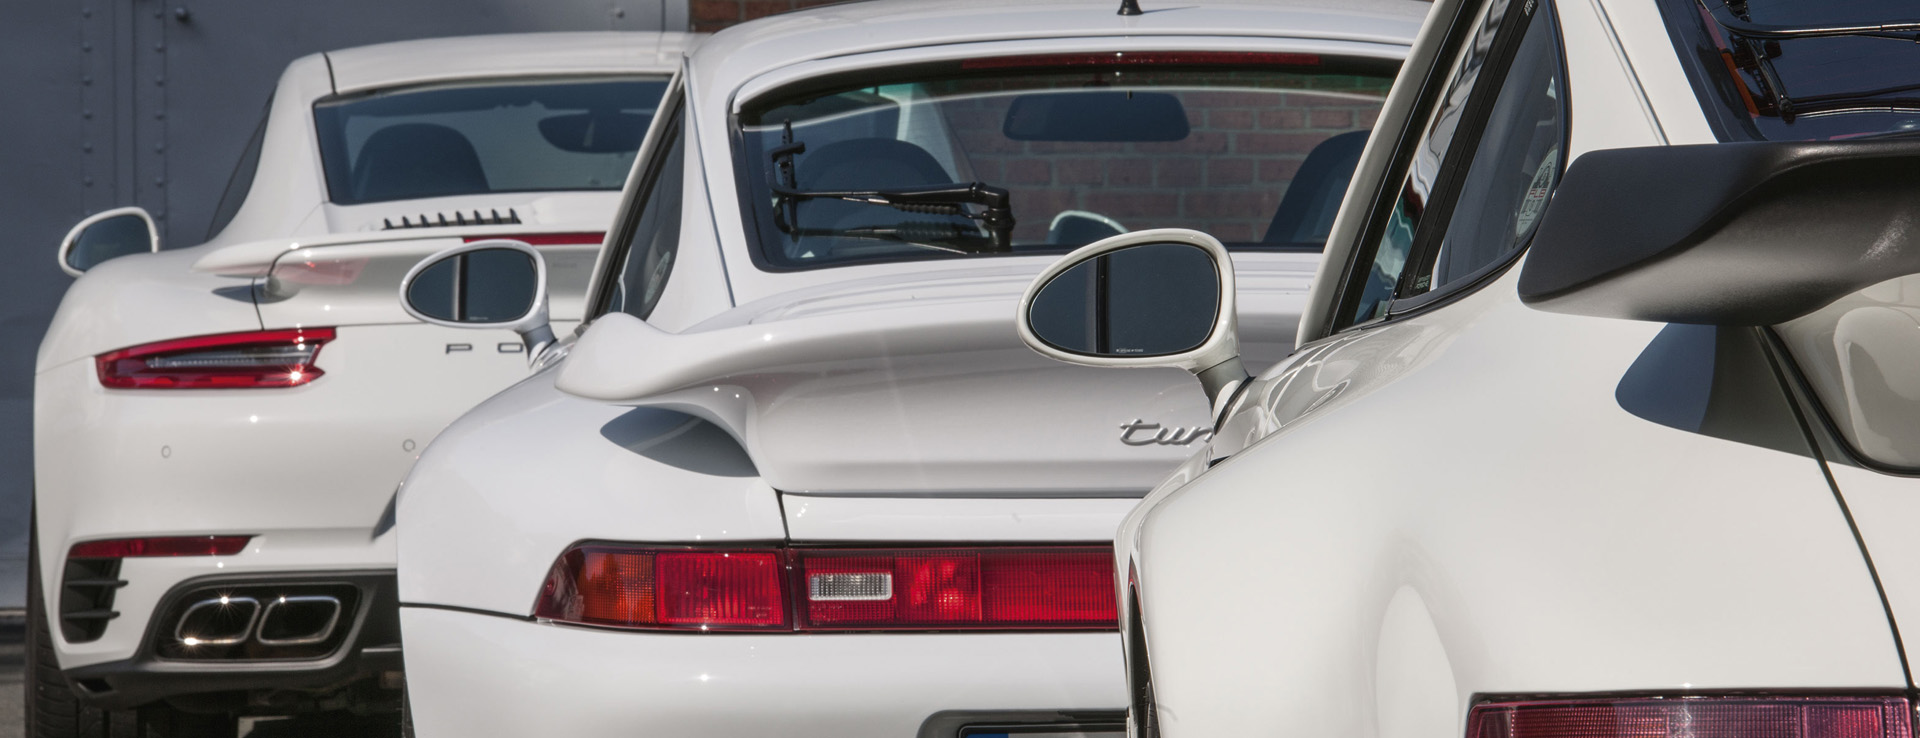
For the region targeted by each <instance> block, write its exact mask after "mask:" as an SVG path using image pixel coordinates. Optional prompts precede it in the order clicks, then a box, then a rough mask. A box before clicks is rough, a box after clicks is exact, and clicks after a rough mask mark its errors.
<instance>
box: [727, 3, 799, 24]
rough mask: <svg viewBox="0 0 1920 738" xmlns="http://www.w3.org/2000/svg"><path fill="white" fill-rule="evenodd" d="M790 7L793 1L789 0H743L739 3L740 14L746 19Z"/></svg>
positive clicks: (763, 15)
mask: <svg viewBox="0 0 1920 738" xmlns="http://www.w3.org/2000/svg"><path fill="white" fill-rule="evenodd" d="M792 9H793V3H792V2H789V0H745V1H744V2H742V3H741V4H740V14H741V16H742V17H744V18H745V19H747V20H753V19H755V18H765V17H767V16H769V15H773V14H775V13H785V12H787V11H789V10H792Z"/></svg>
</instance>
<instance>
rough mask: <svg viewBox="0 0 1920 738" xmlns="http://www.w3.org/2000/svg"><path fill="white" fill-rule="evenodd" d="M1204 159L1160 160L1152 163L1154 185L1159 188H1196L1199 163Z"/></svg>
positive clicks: (1198, 183)
mask: <svg viewBox="0 0 1920 738" xmlns="http://www.w3.org/2000/svg"><path fill="white" fill-rule="evenodd" d="M1203 161H1205V159H1161V160H1159V161H1156V162H1154V169H1156V170H1157V172H1156V174H1157V176H1156V177H1155V178H1154V180H1153V181H1154V184H1157V185H1159V186H1161V187H1198V186H1199V185H1200V169H1201V167H1200V163H1201V162H1203Z"/></svg>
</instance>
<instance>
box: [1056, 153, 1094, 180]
mask: <svg viewBox="0 0 1920 738" xmlns="http://www.w3.org/2000/svg"><path fill="white" fill-rule="evenodd" d="M1102 164H1103V162H1101V160H1099V159H1061V160H1059V161H1058V162H1056V163H1055V164H1054V167H1053V181H1054V182H1055V183H1056V184H1063V185H1090V184H1100V183H1101V182H1103V181H1105V175H1104V174H1102V172H1101V169H1102V168H1103V167H1102V166H1101V165H1102Z"/></svg>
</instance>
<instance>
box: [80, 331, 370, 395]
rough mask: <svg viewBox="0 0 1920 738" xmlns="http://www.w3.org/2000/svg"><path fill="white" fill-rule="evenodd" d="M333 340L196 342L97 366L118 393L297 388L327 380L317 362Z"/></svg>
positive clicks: (264, 337) (264, 336)
mask: <svg viewBox="0 0 1920 738" xmlns="http://www.w3.org/2000/svg"><path fill="white" fill-rule="evenodd" d="M333 337H334V332H333V329H332V328H296V329H291V330H274V331H249V332H245V333H222V334H219V335H213V336H195V337H193V338H180V339H174V340H171V341H160V342H157V343H149V344H144V345H140V346H134V347H132V348H124V349H120V350H118V351H112V352H108V353H105V354H101V355H100V356H99V357H97V358H95V359H94V366H95V368H96V369H97V370H98V372H99V375H100V384H102V385H104V386H107V387H113V388H116V389H251V388H263V387H297V386H299V385H303V384H306V383H308V382H311V381H313V380H314V378H316V377H319V376H320V375H322V374H325V372H323V371H321V370H320V368H319V367H316V366H314V365H313V362H314V359H315V357H317V356H319V354H320V347H321V346H322V345H324V344H326V342H328V341H331V340H333Z"/></svg>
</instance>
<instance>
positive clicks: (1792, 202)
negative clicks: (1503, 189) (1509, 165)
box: [1520, 139, 1920, 326]
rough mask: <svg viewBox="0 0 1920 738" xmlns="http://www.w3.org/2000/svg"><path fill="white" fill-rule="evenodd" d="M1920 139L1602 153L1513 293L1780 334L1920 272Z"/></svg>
mask: <svg viewBox="0 0 1920 738" xmlns="http://www.w3.org/2000/svg"><path fill="white" fill-rule="evenodd" d="M1916 171H1920V141H1916V140H1913V139H1905V140H1891V141H1848V142H1814V141H1806V142H1800V141H1795V142H1779V143H1772V142H1769V143H1729V144H1706V145H1698V146H1653V147H1646V148H1630V149H1611V150H1604V151H1594V152H1590V153H1587V154H1585V155H1583V156H1581V157H1580V158H1578V159H1575V160H1574V162H1573V164H1572V166H1569V167H1568V168H1567V173H1566V176H1565V177H1564V178H1563V179H1562V181H1561V184H1560V188H1559V190H1558V191H1557V192H1555V193H1554V196H1553V201H1552V203H1550V204H1549V205H1548V206H1547V211H1546V214H1545V215H1544V216H1542V218H1543V219H1542V221H1541V223H1540V230H1539V231H1538V232H1537V233H1536V234H1535V235H1534V238H1533V245H1532V246H1531V247H1530V249H1529V252H1528V255H1527V261H1526V266H1525V268H1524V269H1523V270H1522V271H1521V273H1520V299H1521V300H1523V301H1525V302H1526V303H1527V304H1528V305H1531V306H1533V307H1535V308H1539V309H1541V310H1548V311H1553V312H1561V313H1574V314H1579V315H1593V316H1600V317H1609V318H1630V319H1635V320H1651V321H1659V322H1665V323H1697V324H1705V325H1727V326H1757V325H1774V324H1778V323H1784V322H1786V321H1788V320H1792V319H1794V318H1798V317H1800V316H1803V315H1806V314H1808V313H1811V312H1813V311H1815V310H1818V309H1820V308H1822V307H1825V306H1827V305H1829V304H1832V303H1833V302H1834V301H1835V300H1838V299H1840V298H1841V297H1844V296H1846V295H1848V294H1851V293H1853V292H1856V291H1859V290H1861V289H1863V288H1866V287H1868V286H1870V285H1874V284H1878V283H1880V282H1884V281H1886V280H1888V279H1892V278H1894V277H1899V276H1904V275H1908V274H1920V177H1915V176H1914V172H1916Z"/></svg>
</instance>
